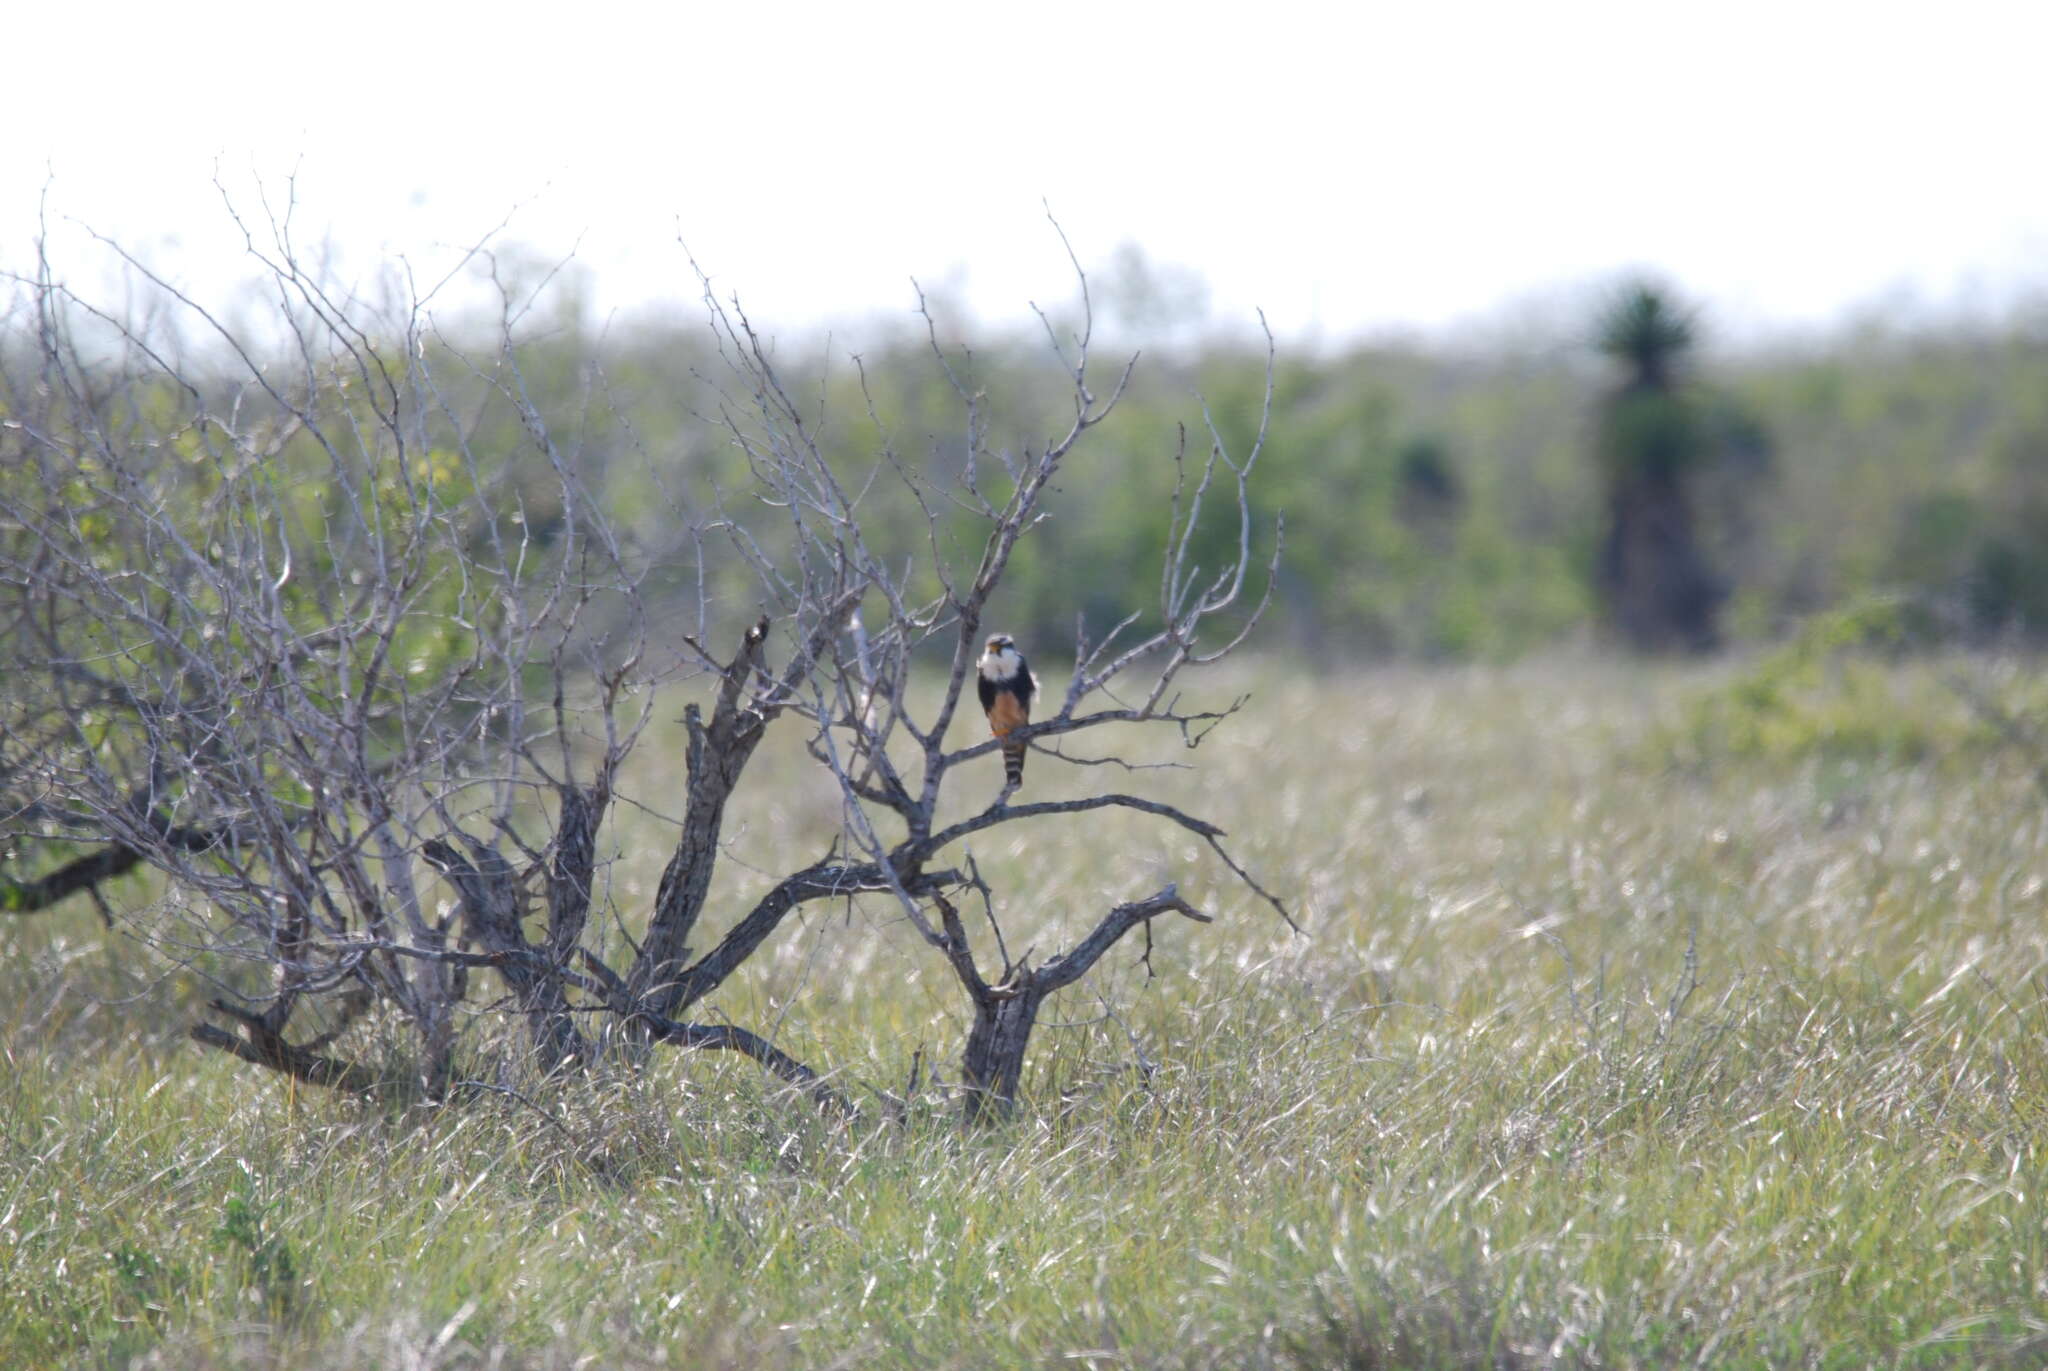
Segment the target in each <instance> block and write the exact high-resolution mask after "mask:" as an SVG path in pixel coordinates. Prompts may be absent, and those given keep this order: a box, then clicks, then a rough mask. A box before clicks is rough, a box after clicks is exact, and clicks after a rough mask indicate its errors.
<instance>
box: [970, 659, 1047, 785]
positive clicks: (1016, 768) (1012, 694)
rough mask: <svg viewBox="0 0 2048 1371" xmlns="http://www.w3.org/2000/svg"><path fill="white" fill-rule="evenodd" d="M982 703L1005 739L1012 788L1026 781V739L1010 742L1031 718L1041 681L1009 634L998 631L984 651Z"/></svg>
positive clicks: (997, 732) (1005, 760)
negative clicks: (1012, 731) (1032, 705)
mask: <svg viewBox="0 0 2048 1371" xmlns="http://www.w3.org/2000/svg"><path fill="white" fill-rule="evenodd" d="M975 684H976V685H978V686H979V687H980V688H981V707H982V709H983V710H984V711H985V712H986V713H987V714H988V727H989V732H991V733H993V734H995V735H996V737H997V738H999V739H1002V740H1003V777H1004V779H1005V780H1006V781H1007V782H1008V783H1009V785H1010V786H1011V787H1012V788H1015V787H1016V786H1019V785H1022V784H1023V783H1024V742H1023V740H1022V739H1021V738H1020V739H1019V740H1017V741H1016V742H1014V743H1013V742H1010V741H1009V736H1010V731H1011V730H1012V729H1017V728H1022V727H1023V726H1024V725H1025V724H1027V723H1029V722H1031V697H1032V696H1033V695H1035V694H1037V693H1038V681H1037V679H1036V678H1035V677H1033V676H1032V674H1031V668H1030V667H1028V666H1026V665H1024V657H1023V654H1022V653H1020V652H1018V651H1017V644H1016V642H1015V641H1013V640H1012V639H1011V637H1010V635H1009V634H1007V633H998V634H996V635H995V636H993V637H991V638H990V639H989V640H988V647H987V648H986V649H985V650H984V651H983V652H982V654H981V677H980V679H979V680H978V681H977V682H976V683H975Z"/></svg>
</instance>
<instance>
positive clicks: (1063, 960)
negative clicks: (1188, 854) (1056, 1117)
mask: <svg viewBox="0 0 2048 1371" xmlns="http://www.w3.org/2000/svg"><path fill="white" fill-rule="evenodd" d="M936 903H937V904H938V906H939V914H940V917H941V919H942V920H943V921H944V924H945V930H946V932H945V944H946V946H945V952H946V956H947V959H948V960H949V961H951V962H952V964H953V970H954V973H955V974H956V975H957V976H958V977H959V978H960V983H961V984H962V985H963V986H965V987H966V989H967V995H968V998H969V999H970V1000H972V1001H973V1002H974V1027H973V1028H972V1029H970V1030H969V1031H968V1034H967V1050H966V1051H965V1052H964V1053H963V1054H962V1055H961V1059H960V1076H961V1081H962V1084H963V1086H964V1087H965V1090H966V1094H965V1096H964V1098H963V1099H962V1102H961V1117H962V1119H963V1120H964V1121H965V1122H967V1123H969V1124H975V1123H983V1122H989V1121H993V1120H997V1119H1004V1118H1008V1117H1009V1116H1010V1114H1011V1112H1012V1111H1013V1110H1014V1109H1015V1108H1016V1104H1017V1084H1018V1082H1019V1081H1020V1080H1021V1079H1022V1078H1023V1074H1024V1053H1025V1051H1026V1049H1027V1048H1029V1047H1030V1045H1031V1030H1032V1029H1033V1028H1034V1027H1035V1026H1036V1025H1037V1023H1038V1007H1039V1005H1040V1004H1042V1003H1043V1002H1044V1000H1045V997H1046V996H1048V995H1050V994H1051V993H1052V992H1053V991H1055V990H1058V989H1060V988H1061V987H1062V986H1067V985H1072V984H1073V983H1074V982H1075V981H1078V980H1080V979H1081V977H1082V976H1084V975H1086V974H1087V973H1088V970H1089V968H1091V967H1093V966H1094V965H1095V963H1096V962H1098V961H1100V960H1101V959H1102V954H1103V953H1105V952H1107V951H1109V949H1110V948H1112V947H1114V946H1116V944H1117V942H1118V940H1120V939H1121V938H1122V937H1123V936H1124V935H1125V934H1126V933H1129V932H1130V931H1131V930H1132V929H1134V928H1137V927H1138V926H1139V925H1141V924H1144V923H1146V922H1148V921H1150V920H1151V919H1154V918H1156V917H1158V916H1159V915H1161V914H1164V913H1166V912H1168V911H1169V910H1171V911H1174V912H1176V913H1179V914H1182V915H1185V916H1186V917H1188V918H1190V919H1193V920H1195V921H1196V922H1197V923H1208V922H1210V918H1209V916H1208V915H1207V914H1204V913H1202V912H1201V911H1200V910H1198V909H1196V908H1194V907H1193V906H1192V905H1190V904H1188V902H1187V901H1185V900H1183V899H1181V897H1180V892H1179V890H1178V888H1177V887H1175V886H1171V885H1169V886H1167V887H1166V888H1165V889H1163V890H1161V891H1159V892H1158V893H1157V894H1155V895H1149V896H1147V897H1146V898H1144V899H1142V900H1133V901H1131V902H1130V903H1128V904H1120V905H1118V906H1117V907H1116V908H1115V909H1112V910H1110V911H1109V913H1107V914H1105V915H1103V916H1102V921H1101V922H1100V923H1098V924H1096V925H1095V928H1094V929H1093V930H1092V931H1091V932H1090V933H1089V934H1088V936H1087V937H1085V938H1083V939H1082V940H1081V941H1080V942H1079V943H1077V944H1075V946H1074V948H1073V950H1072V951H1070V952H1066V953H1063V954H1062V955H1060V956H1057V957H1054V958H1053V959H1052V960H1051V961H1049V962H1047V963H1045V964H1044V965H1043V966H1040V967H1037V968H1035V969H1034V968H1032V967H1029V966H1025V965H1022V964H1018V965H1015V966H1012V967H1010V968H1009V974H1008V977H1007V978H1006V979H1005V981H1004V982H1003V984H1001V985H996V986H992V985H989V984H988V983H987V982H985V981H984V980H983V979H982V977H981V973H980V972H979V971H977V970H976V969H975V965H974V956H973V953H972V952H971V951H970V950H969V948H968V945H967V933H966V930H965V929H964V928H963V927H962V926H961V923H960V915H959V912H958V911H957V910H956V909H954V908H953V905H952V903H951V902H950V901H949V900H946V899H945V898H943V897H938V898H937V900H936ZM1148 955H1149V946H1148Z"/></svg>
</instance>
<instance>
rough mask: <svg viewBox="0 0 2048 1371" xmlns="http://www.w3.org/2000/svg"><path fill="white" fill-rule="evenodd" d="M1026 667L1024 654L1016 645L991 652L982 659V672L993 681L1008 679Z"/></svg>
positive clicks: (984, 676) (985, 677)
mask: <svg viewBox="0 0 2048 1371" xmlns="http://www.w3.org/2000/svg"><path fill="white" fill-rule="evenodd" d="M1023 669H1024V656H1023V654H1022V653H1020V652H1018V651H1017V649H1016V648H1014V647H1006V648H1004V649H1003V650H1002V651H1001V652H995V653H989V654H987V655H984V656H983V657H982V659H981V674H982V676H983V678H984V679H987V680H991V681H1007V680H1009V679H1010V678H1011V677H1012V676H1015V675H1016V674H1017V673H1018V672H1019V671H1021V670H1023Z"/></svg>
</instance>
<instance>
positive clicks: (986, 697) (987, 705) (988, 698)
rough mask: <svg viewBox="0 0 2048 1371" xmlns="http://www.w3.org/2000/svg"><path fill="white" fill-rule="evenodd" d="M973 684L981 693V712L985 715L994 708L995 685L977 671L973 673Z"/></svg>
mask: <svg viewBox="0 0 2048 1371" xmlns="http://www.w3.org/2000/svg"><path fill="white" fill-rule="evenodd" d="M974 684H975V685H976V686H977V687H979V688H980V692H981V712H982V713H984V714H986V713H988V712H989V711H990V710H991V709H994V708H995V707H996V683H995V682H994V681H991V680H990V679H989V678H988V677H986V676H984V675H982V674H981V673H980V672H979V671H977V672H975V673H974Z"/></svg>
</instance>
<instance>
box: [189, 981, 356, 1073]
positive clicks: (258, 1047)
mask: <svg viewBox="0 0 2048 1371" xmlns="http://www.w3.org/2000/svg"><path fill="white" fill-rule="evenodd" d="M213 1007H214V1008H215V1009H217V1010H219V1011H220V1012H221V1013H223V1014H225V1015H227V1016H228V1017H229V1018H232V1019H234V1020H236V1021H237V1022H239V1023H240V1024H241V1025H242V1026H243V1029H244V1030H245V1032H246V1036H243V1035H242V1034H235V1033H230V1032H228V1031H227V1030H226V1029H224V1028H217V1027H215V1026H214V1025H213V1024H210V1023H200V1024H194V1025H192V1027H191V1029H190V1030H189V1031H190V1033H191V1035H192V1040H193V1041H194V1042H198V1043H204V1044H205V1045H206V1046H208V1047H212V1048H218V1049H219V1050H220V1051H222V1052H226V1053H228V1054H229V1055H231V1056H235V1057H239V1058H241V1059H242V1060H243V1061H245V1062H248V1063H250V1064H252V1065H254V1066H262V1067H268V1068H269V1069H270V1070H272V1071H280V1072H283V1073H284V1074H285V1075H287V1076H292V1077H294V1078H296V1079H298V1080H302V1081H305V1082H307V1083H309V1084H312V1085H321V1086H327V1087H329V1088H330V1089H334V1090H351V1091H356V1092H358V1093H361V1092H365V1091H369V1090H374V1089H375V1088H376V1087H377V1086H379V1085H381V1084H383V1081H382V1079H381V1078H380V1077H379V1076H378V1075H377V1073H376V1072H374V1071H371V1070H369V1069H367V1068H365V1067H361V1066H358V1065H356V1064H355V1063H354V1062H345V1061H340V1060H338V1059H336V1058H333V1057H327V1056H323V1055H321V1054H320V1053H318V1052H314V1051H312V1050H310V1049H308V1048H304V1047H298V1046H295V1045H294V1044H292V1043H289V1042H287V1041H285V1037H284V1035H283V1034H282V1033H280V1032H277V1031H275V1030H273V1029H271V1028H269V1027H267V1026H266V1025H265V1024H264V1021H263V1016H262V1015H260V1014H249V1013H245V1012H244V1011H242V1010H239V1009H236V1008H235V1007H234V1006H232V1005H230V1004H227V1003H225V1002H223V1001H220V1000H215V1001H214V1003H213Z"/></svg>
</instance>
